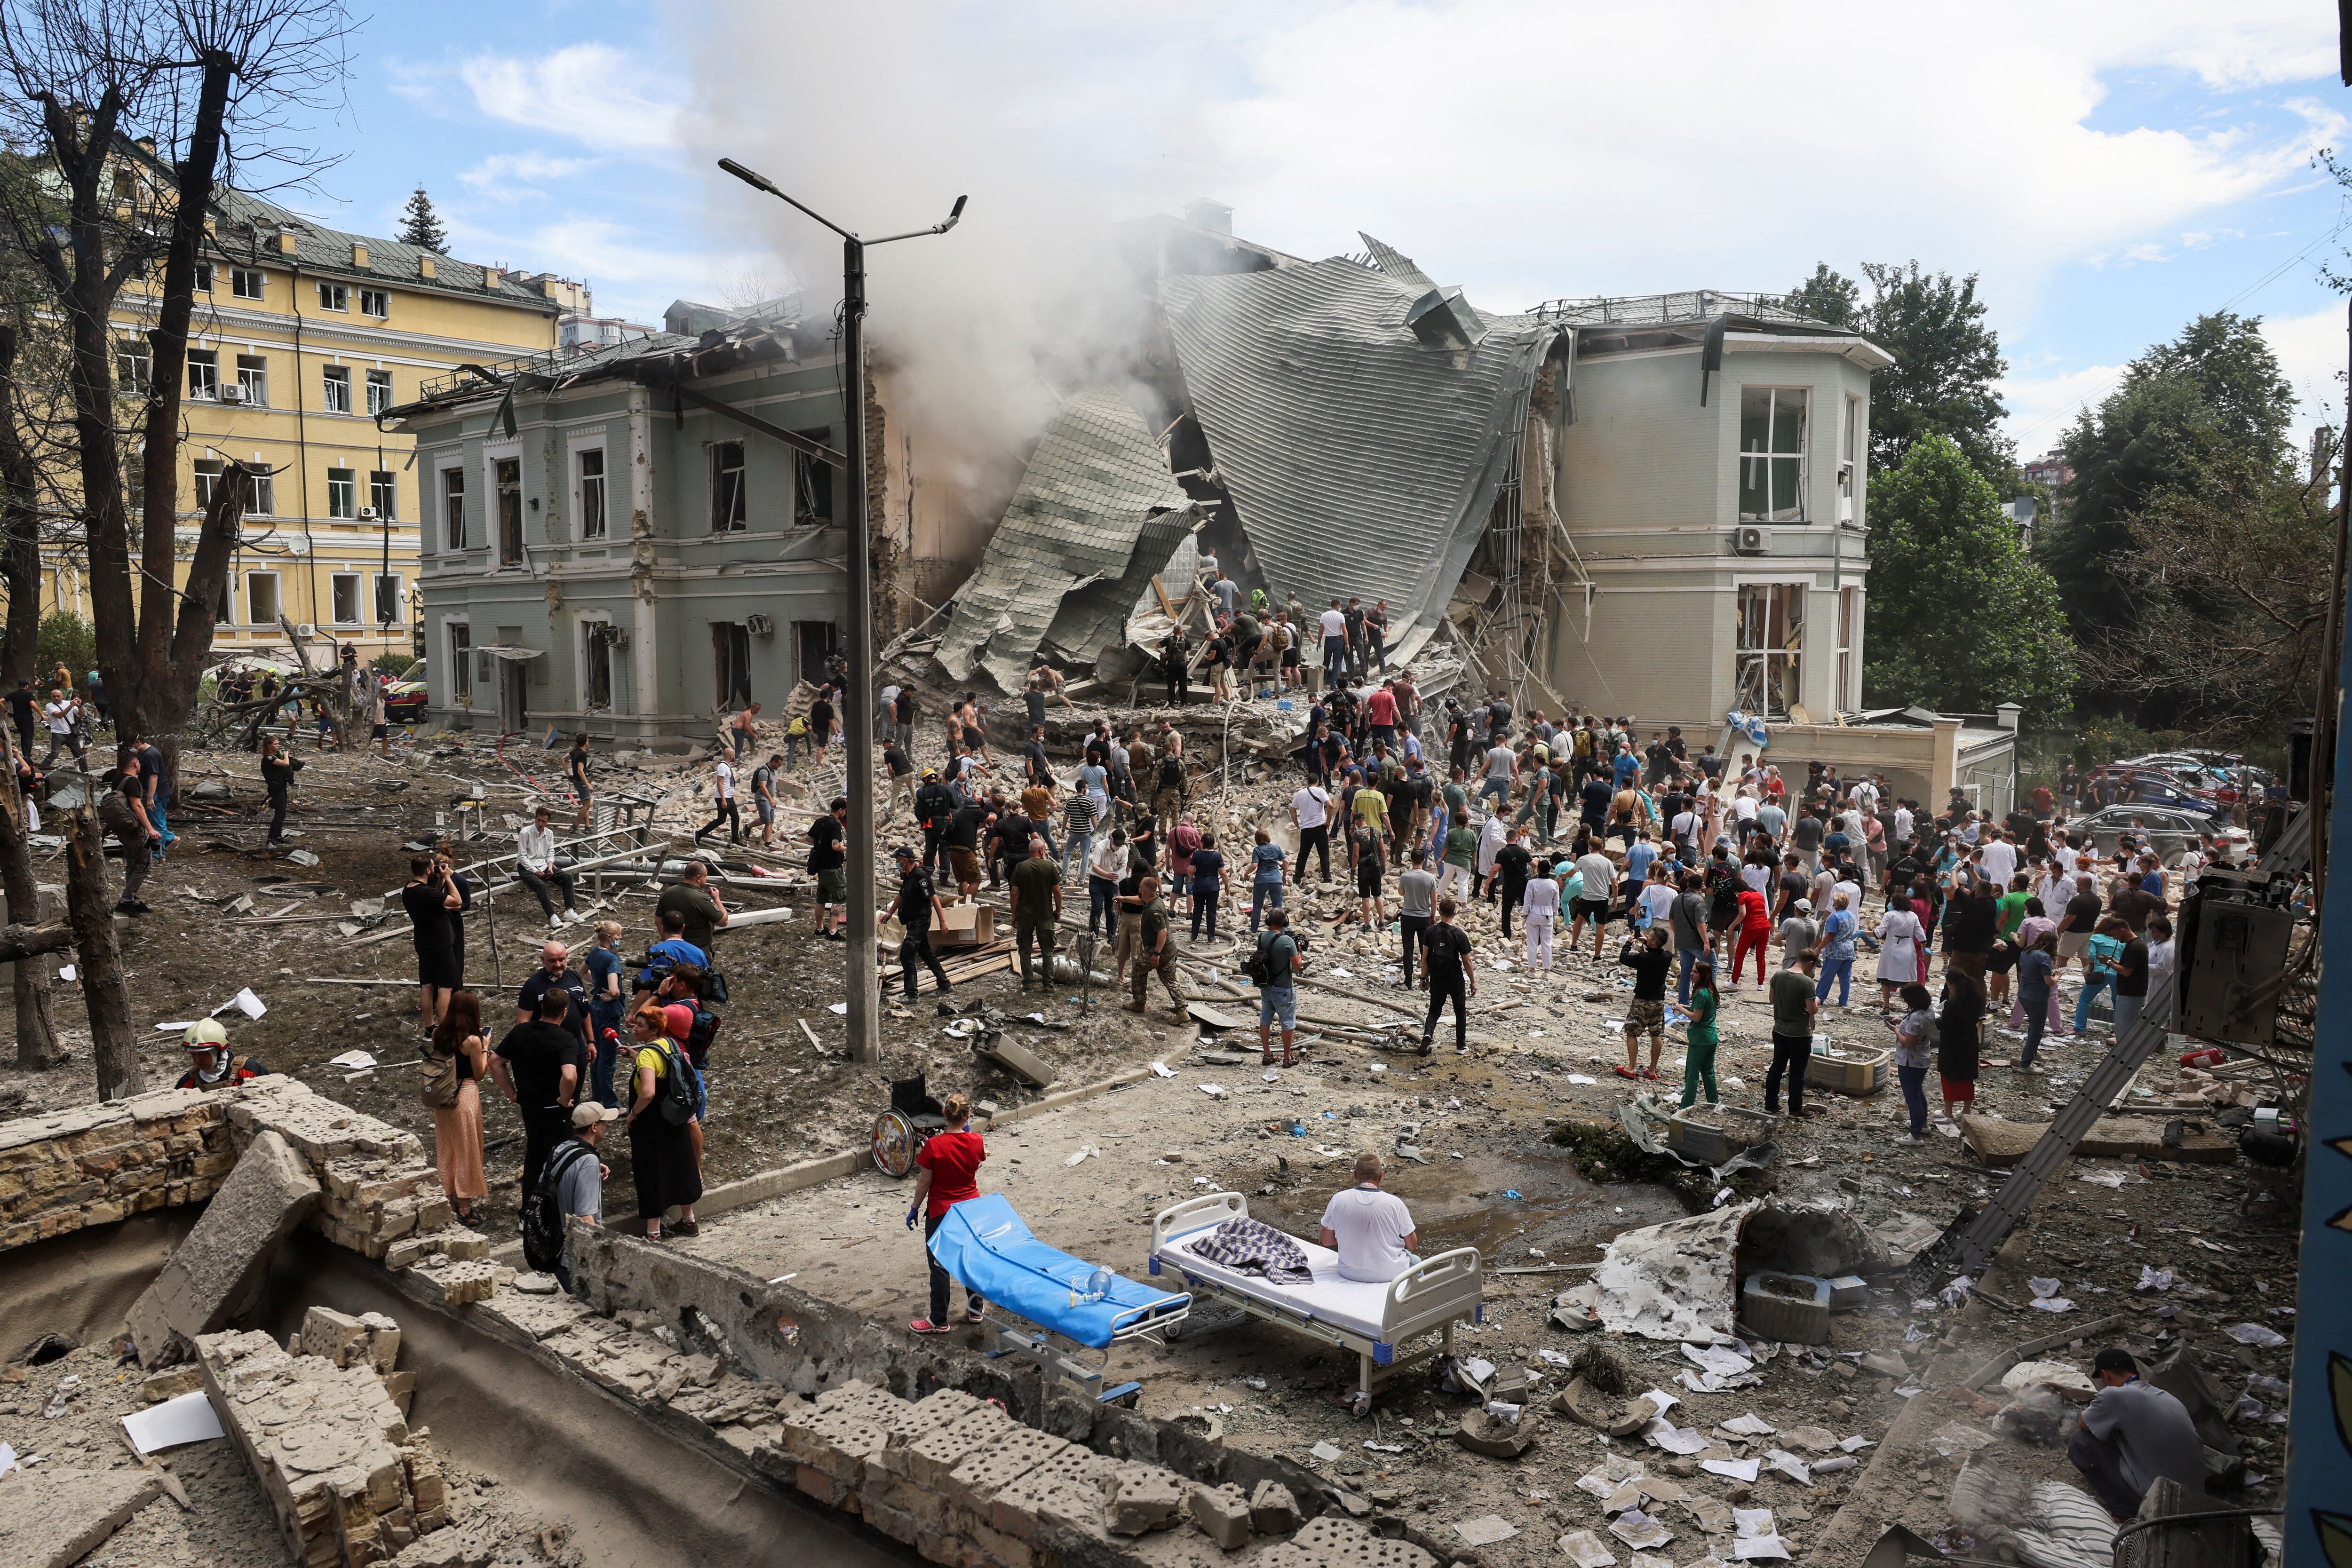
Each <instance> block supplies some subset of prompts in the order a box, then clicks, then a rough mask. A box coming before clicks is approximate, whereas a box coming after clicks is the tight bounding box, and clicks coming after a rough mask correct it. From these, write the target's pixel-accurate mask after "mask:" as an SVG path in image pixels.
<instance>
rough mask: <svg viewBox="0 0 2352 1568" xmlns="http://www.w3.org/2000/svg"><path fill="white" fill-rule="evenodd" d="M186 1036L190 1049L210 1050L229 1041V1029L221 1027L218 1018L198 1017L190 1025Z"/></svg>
mask: <svg viewBox="0 0 2352 1568" xmlns="http://www.w3.org/2000/svg"><path fill="white" fill-rule="evenodd" d="M184 1039H185V1040H187V1042H188V1049H189V1050H190V1051H210V1050H212V1049H214V1048H215V1047H216V1046H223V1045H226V1044H227V1043H228V1030H225V1029H223V1028H222V1027H221V1022H220V1019H197V1020H196V1021H195V1022H194V1023H192V1024H190V1025H189V1026H188V1032H187V1034H186V1035H185V1036H184Z"/></svg>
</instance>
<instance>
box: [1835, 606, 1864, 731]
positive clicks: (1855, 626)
mask: <svg viewBox="0 0 2352 1568" xmlns="http://www.w3.org/2000/svg"><path fill="white" fill-rule="evenodd" d="M1861 640H1862V590H1861V589H1859V588H1841V589H1840V590H1838V641H1837V692H1836V695H1835V696H1834V697H1833V698H1832V700H1833V701H1834V702H1835V703H1836V704H1837V706H1838V707H1839V709H1840V710H1841V711H1844V712H1851V711H1852V710H1853V709H1855V708H1858V707H1860V706H1862V680H1861V676H1860V674H1859V673H1858V672H1857V671H1856V669H1855V667H1854V657H1853V654H1854V645H1855V644H1856V643H1859V642H1860V641H1861Z"/></svg>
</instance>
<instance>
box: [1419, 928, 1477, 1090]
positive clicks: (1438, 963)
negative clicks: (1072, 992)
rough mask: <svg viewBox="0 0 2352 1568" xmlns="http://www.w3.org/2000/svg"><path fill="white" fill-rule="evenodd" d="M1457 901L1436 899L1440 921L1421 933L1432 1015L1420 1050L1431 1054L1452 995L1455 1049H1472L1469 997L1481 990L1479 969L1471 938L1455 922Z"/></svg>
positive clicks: (1424, 984) (1425, 984)
mask: <svg viewBox="0 0 2352 1568" xmlns="http://www.w3.org/2000/svg"><path fill="white" fill-rule="evenodd" d="M1456 908H1457V905H1456V904H1454V900H1453V899H1451V898H1441V899H1439V900H1438V901H1437V924H1436V925H1433V926H1431V927H1430V928H1429V929H1428V930H1427V931H1424V932H1423V933H1422V936H1421V943H1422V947H1423V951H1424V952H1425V953H1426V954H1427V958H1426V960H1425V962H1424V965H1423V968H1422V971H1421V988H1422V989H1423V990H1424V991H1427V992H1428V993H1429V1016H1428V1017H1427V1018H1426V1019H1423V1020H1422V1025H1421V1051H1422V1054H1423V1056H1426V1055H1428V1054H1429V1052H1430V1051H1431V1049H1432V1047H1433V1042H1434V1041H1435V1040H1436V1037H1437V1018H1438V1015H1439V1014H1440V1013H1441V1012H1443V1011H1444V1009H1445V1004H1446V1002H1447V1000H1448V999H1449V998H1450V999H1451V1000H1452V1001H1453V1003H1454V1051H1456V1052H1457V1053H1459V1054H1461V1055H1465V1056H1466V1055H1468V1054H1469V1051H1470V998H1472V997H1475V996H1476V995H1477V994H1478V969H1477V967H1476V966H1475V965H1474V964H1472V963H1471V962H1470V938H1469V937H1468V936H1466V935H1465V934H1464V932H1463V930H1462V927H1460V926H1459V925H1454V913H1455V910H1456Z"/></svg>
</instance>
